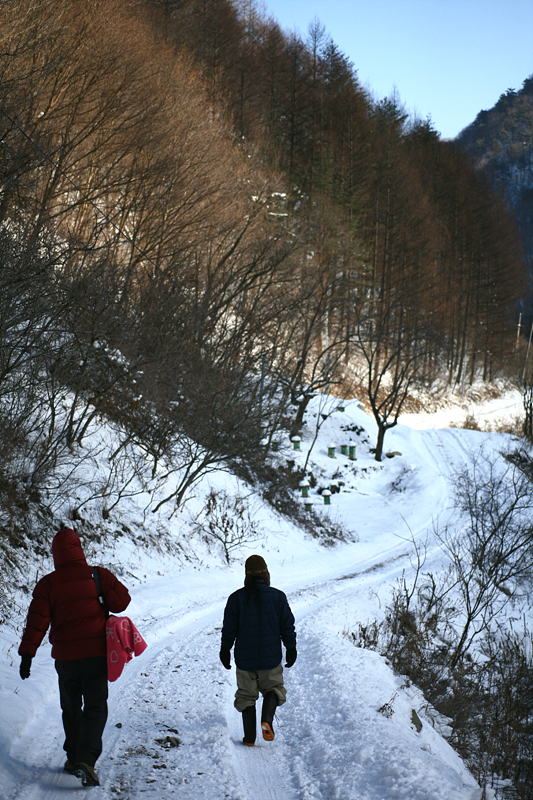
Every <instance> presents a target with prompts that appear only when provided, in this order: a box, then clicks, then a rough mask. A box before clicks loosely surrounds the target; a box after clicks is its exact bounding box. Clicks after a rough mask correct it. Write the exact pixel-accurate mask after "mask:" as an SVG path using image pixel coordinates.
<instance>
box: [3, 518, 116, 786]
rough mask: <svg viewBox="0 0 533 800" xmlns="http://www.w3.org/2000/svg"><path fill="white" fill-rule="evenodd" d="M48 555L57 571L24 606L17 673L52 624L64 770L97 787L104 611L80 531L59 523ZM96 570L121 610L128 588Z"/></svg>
mask: <svg viewBox="0 0 533 800" xmlns="http://www.w3.org/2000/svg"><path fill="white" fill-rule="evenodd" d="M52 555H53V557H54V566H55V570H54V572H51V573H50V574H49V575H45V576H44V578H41V580H40V581H39V582H38V583H37V585H36V586H35V589H34V591H33V598H32V601H31V603H30V607H29V610H28V617H27V620H26V627H25V629H24V633H23V636H22V641H21V643H20V647H19V650H18V652H19V655H20V656H21V664H20V677H21V678H22V679H23V680H24V679H26V678H29V676H30V669H31V661H32V658H33V657H34V655H35V653H36V651H37V648H38V647H39V645H40V644H41V642H42V640H43V639H44V636H45V634H46V632H47V630H48V627H50V637H49V638H50V642H51V644H52V658H54V659H55V666H56V671H57V674H58V676H59V697H60V702H61V710H62V712H63V727H64V729H65V743H64V745H63V748H64V750H65V751H66V754H67V761H66V763H65V766H64V770H65V772H69V773H71V774H73V775H77V776H78V777H81V779H82V782H83V785H84V786H98V785H99V780H98V776H97V774H96V772H95V771H94V765H95V763H96V761H97V759H98V757H99V756H100V754H101V752H102V734H103V732H104V728H105V724H106V721H107V694H108V690H107V659H106V633H105V626H106V614H105V611H104V609H103V606H102V605H101V603H100V602H99V600H98V591H97V588H96V583H95V581H94V578H93V572H92V567H90V566H89V565H88V564H87V561H86V559H85V554H84V552H83V548H82V546H81V542H80V539H79V537H78V534H77V533H76V532H75V531H74V530H71V529H70V528H62V529H61V530H60V531H59V532H58V533H56V535H55V536H54V539H53V541H52ZM98 572H99V574H100V580H101V583H102V592H103V595H104V597H105V602H106V605H107V607H108V608H109V610H110V611H112V612H115V613H118V612H121V611H124V609H125V608H126V607H127V606H128V604H129V602H130V595H129V592H128V590H127V589H126V587H125V586H124V585H123V584H122V583H121V582H120V581H119V580H118V579H117V578H116V577H115V575H113V573H112V572H110V571H109V570H107V569H105V568H104V567H99V568H98Z"/></svg>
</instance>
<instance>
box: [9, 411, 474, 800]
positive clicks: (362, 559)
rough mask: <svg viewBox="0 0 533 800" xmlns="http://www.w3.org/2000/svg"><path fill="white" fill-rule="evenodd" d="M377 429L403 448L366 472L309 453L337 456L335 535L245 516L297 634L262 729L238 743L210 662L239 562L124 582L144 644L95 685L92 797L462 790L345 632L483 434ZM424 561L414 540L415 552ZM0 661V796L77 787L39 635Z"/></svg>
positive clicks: (458, 777) (233, 717) (442, 516)
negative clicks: (22, 653) (350, 534)
mask: <svg viewBox="0 0 533 800" xmlns="http://www.w3.org/2000/svg"><path fill="white" fill-rule="evenodd" d="M345 419H346V418H343V422H344V421H345ZM358 421H359V419H358ZM328 422H329V421H328ZM343 430H344V428H343ZM333 435H334V434H332V433H331V431H326V432H325V436H326V437H328V438H329V437H330V436H331V437H332V438H333ZM389 436H390V441H389V446H391V448H392V447H394V448H395V449H397V450H399V451H402V453H404V454H405V455H404V457H403V458H402V459H400V458H395V459H393V460H391V461H387V462H385V463H384V464H383V465H382V466H381V467H380V468H379V469H377V468H376V466H375V462H373V460H372V459H371V457H369V458H368V459H366V460H365V458H364V457H363V455H360V457H359V460H358V462H357V469H358V470H359V472H358V474H356V473H355V472H354V468H353V465H352V464H344V463H342V464H340V463H339V462H337V464H334V465H333V464H332V463H331V460H329V459H327V455H325V456H324V455H323V453H324V451H325V452H326V454H327V447H325V448H322V450H319V452H318V456H317V459H316V462H315V464H316V465H315V469H316V470H317V473H319V471H320V470H322V472H323V473H325V470H326V469H332V468H333V467H335V468H336V469H337V470H338V469H340V467H342V469H343V478H344V479H345V486H344V488H343V491H342V494H341V495H336V496H335V501H336V503H337V505H336V507H335V508H333V507H332V508H333V511H332V512H331V513H335V514H338V515H339V519H341V520H344V522H345V524H346V526H347V527H348V528H349V529H350V525H351V526H352V530H354V532H355V534H356V536H357V540H356V541H354V542H353V543H349V544H343V545H339V546H337V547H335V548H332V549H326V548H324V547H322V546H320V545H319V544H318V543H317V542H316V541H314V540H313V539H310V538H309V537H306V536H305V535H304V534H303V533H302V532H301V531H299V530H297V529H294V528H290V526H289V527H287V528H280V526H279V519H278V518H276V517H274V516H273V514H272V512H271V511H263V512H262V513H263V520H262V522H263V524H264V526H265V528H266V529H267V530H268V543H266V542H265V545H257V547H258V550H259V551H261V552H263V553H264V554H265V557H266V559H267V562H268V564H269V567H270V569H271V574H272V581H273V584H274V585H277V586H278V587H279V588H282V589H283V590H285V591H286V592H287V595H288V597H289V601H290V604H291V607H292V609H293V611H294V614H295V617H296V621H297V633H298V660H297V662H296V664H295V665H294V667H293V668H292V669H291V670H285V682H286V685H287V694H288V699H287V703H286V704H285V705H284V706H282V707H281V708H280V709H278V713H277V717H276V720H275V731H276V739H275V741H274V742H272V743H268V742H264V741H263V740H262V739H261V738H260V736H259V738H258V741H257V744H256V747H255V748H246V747H243V745H242V743H241V738H242V730H241V724H242V722H241V717H240V715H239V714H238V713H237V712H236V711H235V709H234V708H233V693H234V689H235V685H234V683H235V675H234V670H233V669H232V671H231V672H227V671H226V670H224V669H223V667H222V666H221V664H220V662H219V660H218V651H219V642H220V638H219V637H220V625H221V622H222V615H223V609H224V604H225V600H226V597H227V595H228V594H229V593H230V592H231V591H233V590H234V589H235V588H237V587H238V586H239V585H241V583H242V577H243V576H242V574H241V573H242V565H241V564H239V563H237V562H236V563H235V564H234V565H232V566H231V567H222V566H220V565H218V564H216V563H215V564H208V565H205V568H204V567H203V566H200V567H198V566H195V567H194V568H186V569H181V570H180V569H178V571H175V570H174V571H173V570H172V569H168V563H167V565H166V568H165V569H164V570H163V574H162V573H159V575H157V574H155V572H154V570H153V569H152V572H151V574H149V575H148V577H146V578H145V581H144V582H141V583H137V584H136V585H135V586H134V587H133V588H132V596H133V602H132V604H131V607H130V608H129V609H128V614H129V615H130V616H131V617H132V619H133V620H134V621H135V622H136V624H137V626H138V627H139V630H140V631H141V632H142V633H143V635H144V636H145V638H146V640H147V642H148V644H149V647H148V649H147V650H146V652H145V653H144V654H143V655H142V656H141V657H140V658H138V659H134V660H133V661H132V663H131V664H129V665H128V666H127V667H126V670H125V672H124V674H123V676H122V677H121V678H120V679H119V680H118V681H117V683H116V684H111V685H110V703H109V710H110V713H109V720H108V724H107V728H106V732H105V735H104V752H103V755H102V757H101V759H100V761H99V762H98V766H97V769H98V772H99V774H100V777H101V781H102V786H101V787H100V788H95V789H91V797H93V798H94V800H98V798H106V800H107V798H110V797H116V798H123V800H139V799H140V798H147V799H148V798H158V800H167V798H168V800H170V798H174V797H179V798H180V799H181V798H182V799H183V800H200V798H202V799H203V798H209V800H219V799H220V800H225V799H226V798H228V799H229V800H388V799H389V798H400V800H479V798H480V797H481V792H480V789H479V788H478V787H477V785H476V783H475V781H474V780H473V778H472V777H471V776H470V775H469V773H468V771H467V770H466V768H465V766H464V764H463V763H462V761H461V760H460V759H459V757H458V756H457V755H456V754H455V752H454V751H453V750H452V749H451V747H450V746H449V745H448V744H447V742H446V741H445V740H444V739H443V738H442V737H441V736H440V735H439V734H438V733H437V732H436V731H435V730H434V728H433V727H432V726H431V725H430V724H429V722H428V720H427V718H426V717H424V699H423V697H422V696H421V695H420V693H419V692H418V691H417V690H416V689H415V688H414V687H409V686H407V685H405V684H404V683H403V679H402V678H401V676H397V675H394V674H393V672H392V671H391V669H390V668H389V666H388V665H387V664H386V662H385V660H384V659H383V658H382V657H380V656H379V655H377V654H376V653H374V652H372V651H368V650H362V649H359V648H356V647H355V646H354V645H353V643H352V640H351V639H350V637H349V636H348V635H347V634H349V633H350V632H351V631H353V630H354V629H355V627H356V625H357V623H358V622H362V623H363V624H364V623H365V622H366V621H369V620H372V619H375V618H376V617H378V616H379V615H380V613H382V612H383V607H384V603H385V602H386V601H387V598H388V595H389V593H390V588H391V586H392V585H393V584H394V582H395V580H396V579H397V578H398V576H400V575H401V574H402V571H403V570H405V571H406V573H408V572H409V570H410V568H411V564H412V551H413V547H412V541H411V539H412V538H413V539H415V540H416V541H417V542H419V543H421V544H422V543H424V541H425V540H426V538H427V536H428V532H430V531H431V530H432V528H433V526H434V524H435V521H438V523H439V525H441V524H448V523H452V522H453V520H454V517H455V513H456V512H455V510H454V509H453V507H452V505H451V496H452V489H451V485H450V479H451V478H452V476H453V473H454V471H455V470H456V469H457V467H458V466H459V465H462V464H464V463H465V460H467V459H468V457H469V452H470V450H471V449H472V446H474V449H475V447H477V446H479V444H480V443H481V441H487V437H486V436H484V435H483V434H476V433H475V432H470V431H468V432H467V431H458V430H446V429H443V430H425V431H414V430H412V429H409V428H407V427H406V426H398V428H397V429H394V431H393V432H391V433H390V434H389ZM321 453H322V455H320V454H321ZM302 457H303V456H302ZM320 459H321V460H320ZM319 480H320V477H319ZM269 515H270V516H269ZM249 552H250V550H248V551H246V552H245V553H244V554H243V555H244V557H246V555H248V554H249ZM115 558H117V555H115ZM118 558H120V554H118ZM438 558H439V552H438V548H437V547H436V545H435V544H431V543H430V549H429V550H428V559H430V560H431V561H432V563H433V562H434V561H435V560H437V559H438ZM6 641H7V640H6ZM14 646H16V645H15V644H13V645H12V646H11V649H12V648H13V647H14ZM9 652H10V651H9V650H8V653H9ZM10 658H12V652H11V656H10ZM8 661H9V659H7V660H6V659H4V662H5V664H4V666H2V670H3V671H2V672H1V673H0V702H1V703H5V709H6V720H7V723H6V725H7V727H6V729H5V731H6V733H5V734H3V733H2V732H1V730H0V800H60V798H61V800H66V798H69V797H70V796H71V795H74V794H78V795H79V792H80V791H82V790H81V788H80V782H79V781H78V780H77V779H76V778H74V777H72V776H68V775H64V774H63V773H62V772H61V768H62V764H63V760H64V759H63V752H62V741H63V734H62V728H61V719H60V712H59V699H58V692H57V687H56V676H55V671H54V667H53V662H52V659H50V657H49V648H48V647H47V646H43V647H42V648H41V651H40V652H39V654H38V655H37V657H36V659H35V660H34V664H33V668H32V675H31V678H30V680H28V681H24V682H23V683H22V682H21V681H20V680H19V679H18V675H17V674H15V670H16V669H17V668H18V660H17V659H14V658H12V665H11V666H9V665H8V663H7V662H8ZM8 666H9V669H8ZM7 697H10V698H11V700H10V701H9V705H8V704H7V703H6V698H7ZM413 711H414V712H415V713H416V715H417V717H418V718H420V720H421V721H422V728H421V730H417V728H416V727H415V724H414V723H413V719H414V717H413ZM3 714H4V706H2V715H3ZM8 731H9V732H8ZM167 737H168V738H167ZM176 737H177V738H178V739H179V746H174V745H175V744H176Z"/></svg>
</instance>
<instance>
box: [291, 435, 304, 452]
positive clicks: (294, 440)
mask: <svg viewBox="0 0 533 800" xmlns="http://www.w3.org/2000/svg"><path fill="white" fill-rule="evenodd" d="M301 441H302V440H301V439H300V437H299V436H293V437H292V449H293V450H299V449H300V442H301Z"/></svg>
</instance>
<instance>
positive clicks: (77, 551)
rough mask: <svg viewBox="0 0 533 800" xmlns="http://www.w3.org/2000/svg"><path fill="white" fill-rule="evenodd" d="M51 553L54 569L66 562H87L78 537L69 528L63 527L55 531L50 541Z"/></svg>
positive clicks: (64, 564)
mask: <svg viewBox="0 0 533 800" xmlns="http://www.w3.org/2000/svg"><path fill="white" fill-rule="evenodd" d="M52 555H53V557H54V566H55V568H56V569H57V568H58V567H64V566H66V565H67V564H75V563H81V564H86V563H87V561H86V559H85V553H84V552H83V548H82V546H81V542H80V537H79V536H78V534H77V533H76V531H73V530H71V528H63V530H61V531H58V533H56V535H55V536H54V539H53V541H52Z"/></svg>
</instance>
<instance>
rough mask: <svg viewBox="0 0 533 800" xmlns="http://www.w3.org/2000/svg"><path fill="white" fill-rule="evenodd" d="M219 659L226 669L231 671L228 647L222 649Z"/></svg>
mask: <svg viewBox="0 0 533 800" xmlns="http://www.w3.org/2000/svg"><path fill="white" fill-rule="evenodd" d="M219 657H220V660H221V661H222V663H223V664H224V666H225V667H226V669H231V653H230V651H229V650H228V648H227V647H221V648H220V653H219Z"/></svg>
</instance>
